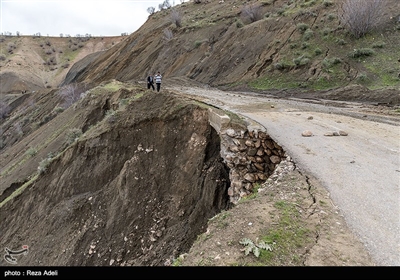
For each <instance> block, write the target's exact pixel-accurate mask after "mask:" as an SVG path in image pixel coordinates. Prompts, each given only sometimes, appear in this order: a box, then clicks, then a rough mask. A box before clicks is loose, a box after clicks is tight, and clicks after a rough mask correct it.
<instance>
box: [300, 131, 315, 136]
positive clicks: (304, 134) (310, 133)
mask: <svg viewBox="0 0 400 280" xmlns="http://www.w3.org/2000/svg"><path fill="white" fill-rule="evenodd" d="M301 135H302V136H304V137H310V136H312V135H313V133H312V132H311V131H310V130H304V131H303V133H302V134H301Z"/></svg>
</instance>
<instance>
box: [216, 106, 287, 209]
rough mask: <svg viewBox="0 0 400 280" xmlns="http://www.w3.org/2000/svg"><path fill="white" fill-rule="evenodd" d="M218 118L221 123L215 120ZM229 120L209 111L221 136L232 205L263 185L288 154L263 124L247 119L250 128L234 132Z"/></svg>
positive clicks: (245, 127) (222, 154)
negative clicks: (257, 186) (228, 170)
mask: <svg viewBox="0 0 400 280" xmlns="http://www.w3.org/2000/svg"><path fill="white" fill-rule="evenodd" d="M211 116H212V117H211ZM218 116H219V118H220V120H223V121H222V122H218V121H216V120H218ZM227 118H229V117H228V116H227V115H223V116H222V115H220V113H218V112H216V111H213V110H211V109H210V124H211V125H212V126H213V127H214V128H215V129H216V130H217V132H218V133H219V135H220V137H221V156H222V158H223V159H224V161H225V163H226V165H227V166H228V167H229V169H230V172H229V179H230V181H231V185H230V187H229V189H228V195H229V196H230V200H231V202H233V203H237V202H238V201H239V199H240V198H241V197H244V196H247V195H249V194H251V193H252V190H253V189H254V187H255V186H256V185H257V184H262V183H264V182H265V181H266V180H267V179H268V177H269V176H270V175H271V174H272V173H273V172H274V170H275V167H276V166H277V165H278V164H279V163H280V162H281V160H283V159H286V155H285V152H284V150H283V149H282V147H281V146H280V145H278V144H277V143H276V142H275V141H274V140H273V139H272V138H271V137H270V136H269V135H268V133H267V132H266V129H265V128H264V127H262V126H261V125H258V124H256V123H254V122H252V121H250V120H247V122H248V124H247V126H244V127H243V128H241V129H234V128H230V127H229V121H227ZM211 120H212V121H211ZM215 124H217V125H215Z"/></svg>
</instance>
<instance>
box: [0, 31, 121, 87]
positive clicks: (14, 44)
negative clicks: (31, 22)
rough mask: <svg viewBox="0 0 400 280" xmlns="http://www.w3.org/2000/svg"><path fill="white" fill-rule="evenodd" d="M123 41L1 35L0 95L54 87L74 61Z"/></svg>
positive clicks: (112, 38) (107, 38)
mask: <svg viewBox="0 0 400 280" xmlns="http://www.w3.org/2000/svg"><path fill="white" fill-rule="evenodd" d="M125 38H126V37H124V36H117V37H45V36H41V37H38V36H4V35H3V36H0V42H1V46H2V47H1V50H0V82H1V87H0V92H1V93H13V92H14V93H20V92H23V91H35V90H40V89H45V88H57V87H58V86H59V84H60V83H61V82H62V81H63V80H64V78H65V75H66V74H67V72H68V71H69V69H70V68H71V67H72V65H74V64H75V63H76V62H77V61H79V60H81V59H82V58H84V57H85V56H87V55H88V54H91V53H96V52H99V51H104V50H107V49H109V48H111V47H112V46H115V45H116V44H118V43H119V42H121V41H122V40H123V39H125Z"/></svg>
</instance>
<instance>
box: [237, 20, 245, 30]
mask: <svg viewBox="0 0 400 280" xmlns="http://www.w3.org/2000/svg"><path fill="white" fill-rule="evenodd" d="M243 26H244V23H243V21H242V20H241V19H237V20H236V27H237V28H242V27H243Z"/></svg>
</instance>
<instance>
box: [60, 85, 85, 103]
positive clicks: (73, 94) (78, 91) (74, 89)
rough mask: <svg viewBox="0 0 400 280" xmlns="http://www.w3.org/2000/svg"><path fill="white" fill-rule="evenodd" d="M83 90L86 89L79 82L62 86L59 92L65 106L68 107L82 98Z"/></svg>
mask: <svg viewBox="0 0 400 280" xmlns="http://www.w3.org/2000/svg"><path fill="white" fill-rule="evenodd" d="M83 92H84V90H83V89H82V88H79V87H78V85H77V84H69V85H66V86H64V87H62V88H61V89H60V90H59V91H58V94H59V95H60V96H61V97H62V98H63V99H64V108H68V107H69V106H71V105H72V104H74V103H75V102H77V101H78V100H79V99H80V98H81V95H82V93H83Z"/></svg>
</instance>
